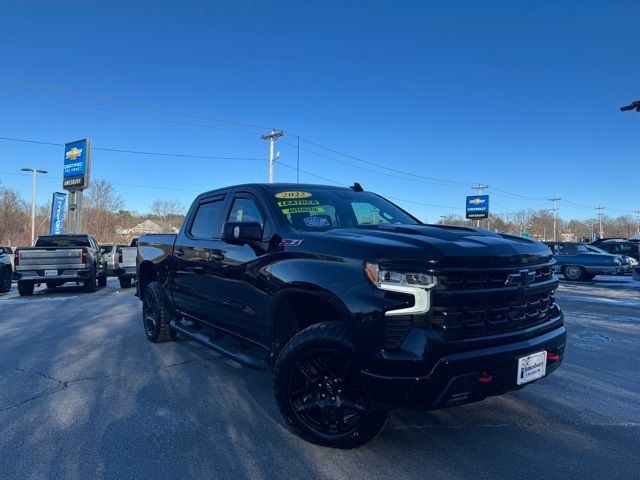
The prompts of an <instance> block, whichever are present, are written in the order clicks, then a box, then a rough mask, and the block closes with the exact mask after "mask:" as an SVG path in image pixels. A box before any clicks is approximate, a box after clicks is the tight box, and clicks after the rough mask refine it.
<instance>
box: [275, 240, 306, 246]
mask: <svg viewBox="0 0 640 480" xmlns="http://www.w3.org/2000/svg"><path fill="white" fill-rule="evenodd" d="M303 241H304V240H299V239H291V238H283V239H282V240H280V243H279V244H278V245H280V246H281V247H299V246H300V245H302V242H303Z"/></svg>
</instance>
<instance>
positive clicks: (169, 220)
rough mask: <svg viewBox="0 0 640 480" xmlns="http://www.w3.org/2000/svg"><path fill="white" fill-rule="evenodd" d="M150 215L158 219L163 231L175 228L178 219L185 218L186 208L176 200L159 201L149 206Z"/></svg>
mask: <svg viewBox="0 0 640 480" xmlns="http://www.w3.org/2000/svg"><path fill="white" fill-rule="evenodd" d="M149 213H150V214H151V215H152V216H154V217H156V218H157V220H158V222H159V223H160V226H161V227H162V229H163V230H166V229H168V228H170V227H175V226H176V225H175V223H176V221H177V220H178V219H181V218H182V217H183V216H184V206H183V205H182V204H181V203H180V202H178V201H177V200H174V199H169V200H162V199H157V200H154V201H153V202H151V204H150V205H149Z"/></svg>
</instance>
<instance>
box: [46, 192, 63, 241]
mask: <svg viewBox="0 0 640 480" xmlns="http://www.w3.org/2000/svg"><path fill="white" fill-rule="evenodd" d="M65 203H67V194H66V193H61V192H54V193H53V200H52V201H51V228H50V229H49V233H50V234H51V235H61V234H62V233H63V226H64V205H65Z"/></svg>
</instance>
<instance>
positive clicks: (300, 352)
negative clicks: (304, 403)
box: [273, 322, 389, 449]
mask: <svg viewBox="0 0 640 480" xmlns="http://www.w3.org/2000/svg"><path fill="white" fill-rule="evenodd" d="M347 333H348V332H347V328H346V326H345V325H344V324H343V323H340V322H323V323H317V324H315V325H311V326H310V327H308V328H306V329H304V330H302V331H301V332H299V333H298V334H296V335H295V336H294V337H293V338H291V339H290V340H289V341H288V342H287V344H286V345H285V346H284V348H283V349H282V351H281V352H280V354H279V355H278V358H277V359H276V364H275V368H274V375H273V388H274V393H275V397H276V402H277V404H278V408H279V409H280V413H281V414H282V416H283V417H284V419H285V421H286V422H287V425H288V426H289V428H290V429H291V430H292V431H293V432H294V433H295V434H296V435H298V436H300V437H302V438H303V439H304V440H307V441H308V442H311V443H315V444H317V445H322V446H326V447H332V448H341V449H350V448H356V447H359V446H361V445H364V444H365V443H367V442H369V441H370V440H372V439H373V438H374V437H375V436H376V435H377V434H378V433H380V431H381V430H382V429H383V428H384V425H385V423H386V421H387V418H388V416H389V414H388V411H387V410H380V409H376V408H374V407H373V406H372V405H371V404H369V403H368V402H367V403H368V404H367V405H366V413H364V414H363V418H362V419H361V420H360V422H359V423H358V425H357V427H355V429H354V430H351V431H349V432H346V433H341V434H340V433H336V434H324V433H322V432H321V431H319V430H316V429H313V428H311V427H310V426H309V425H308V424H306V423H305V422H304V421H303V420H301V418H300V416H299V415H298V414H297V413H296V411H295V407H294V405H293V401H292V398H291V396H290V388H291V387H290V385H291V378H292V377H291V376H292V375H294V372H295V365H296V363H297V361H298V360H299V359H301V358H303V357H304V355H306V354H307V353H308V352H312V351H314V350H334V351H336V352H337V353H338V354H340V355H344V356H346V357H347V358H349V360H350V361H352V362H353V364H354V365H355V366H356V367H357V364H356V362H355V360H354V358H355V356H354V354H353V350H354V348H353V344H352V343H351V340H349V337H348V334H347ZM358 374H359V370H358Z"/></svg>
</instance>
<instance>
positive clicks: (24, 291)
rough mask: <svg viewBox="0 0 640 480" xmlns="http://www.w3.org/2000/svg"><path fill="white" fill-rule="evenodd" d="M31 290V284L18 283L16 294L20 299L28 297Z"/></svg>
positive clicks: (31, 293)
mask: <svg viewBox="0 0 640 480" xmlns="http://www.w3.org/2000/svg"><path fill="white" fill-rule="evenodd" d="M33 288H34V284H33V283H26V282H18V293H19V294H20V296H21V297H28V296H29V295H33Z"/></svg>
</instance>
